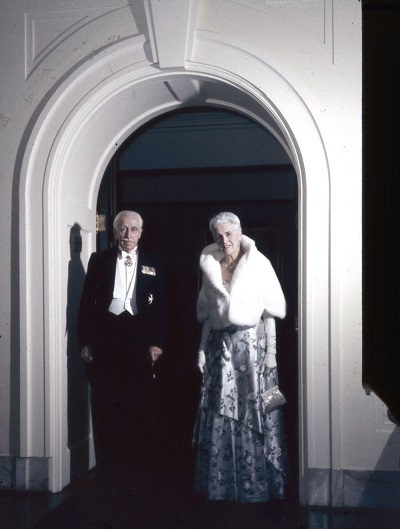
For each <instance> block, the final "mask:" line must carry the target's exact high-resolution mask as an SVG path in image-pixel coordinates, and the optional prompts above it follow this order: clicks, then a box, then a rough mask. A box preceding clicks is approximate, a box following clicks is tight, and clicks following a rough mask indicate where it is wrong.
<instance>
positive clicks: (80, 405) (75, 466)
mask: <svg viewBox="0 0 400 529" xmlns="http://www.w3.org/2000/svg"><path fill="white" fill-rule="evenodd" d="M69 240H70V261H69V264H68V292H67V326H66V333H67V337H68V341H67V368H68V448H69V450H70V457H71V461H70V472H71V482H73V481H74V480H76V479H77V478H79V477H80V476H81V475H82V474H84V473H85V472H87V471H88V469H89V442H88V439H89V433H90V412H89V389H88V388H89V386H88V383H87V379H86V373H85V367H84V364H83V362H82V360H81V357H80V352H79V343H78V337H77V333H76V323H77V316H78V309H79V302H80V297H81V292H82V288H83V283H84V280H85V269H84V267H83V264H82V261H81V251H82V237H81V227H80V226H79V224H74V225H73V227H72V228H71V231H70V239H69Z"/></svg>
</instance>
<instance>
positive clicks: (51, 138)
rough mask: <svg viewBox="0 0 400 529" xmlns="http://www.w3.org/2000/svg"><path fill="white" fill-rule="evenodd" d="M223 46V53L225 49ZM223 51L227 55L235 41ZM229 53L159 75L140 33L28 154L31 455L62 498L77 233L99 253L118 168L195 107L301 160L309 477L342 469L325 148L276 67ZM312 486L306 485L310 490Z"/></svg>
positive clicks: (44, 125) (54, 104)
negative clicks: (99, 233) (72, 240)
mask: <svg viewBox="0 0 400 529" xmlns="http://www.w3.org/2000/svg"><path fill="white" fill-rule="evenodd" d="M204 39H205V40H206V36H204ZM213 46H214V54H215V46H218V43H217V44H216V43H215V41H213ZM220 47H221V49H222V48H224V53H226V43H220ZM217 49H218V47H217ZM229 53H230V54H231V55H232V57H231V58H232V59H233V60H231V61H229V64H235V65H236V67H235V68H231V70H227V69H225V68H222V67H221V68H218V67H216V66H215V64H214V65H212V66H210V65H207V64H192V67H193V69H192V70H190V71H188V70H186V71H182V70H172V69H169V70H167V71H160V70H158V69H156V68H154V67H151V66H149V64H148V63H147V60H145V57H144V55H143V41H142V38H141V37H136V38H134V39H131V40H128V41H125V42H123V43H120V44H118V45H116V46H115V49H114V50H113V54H112V55H103V56H100V55H99V56H98V57H96V58H95V59H93V61H92V63H91V65H90V67H89V68H88V67H87V66H85V67H82V70H77V71H76V72H75V73H74V74H73V75H71V76H70V77H69V78H68V80H67V81H65V82H64V83H63V84H62V85H61V86H60V87H59V89H58V90H57V92H56V93H55V94H54V95H53V96H52V98H51V100H50V101H49V102H48V103H47V105H46V106H45V108H44V110H43V112H42V113H41V115H40V117H39V119H38V121H37V123H36V125H35V127H34V130H33V132H32V134H31V137H30V140H29V143H28V145H27V146H26V150H25V157H24V161H23V165H22V174H21V187H20V209H21V219H23V220H22V223H21V230H20V258H21V290H20V294H21V301H20V304H21V307H22V308H21V350H22V351H23V355H22V358H21V439H22V441H21V442H22V446H21V455H22V456H23V457H27V458H29V457H43V458H48V460H49V462H50V467H49V479H50V483H49V489H50V490H51V491H54V492H55V491H58V490H60V489H61V488H62V487H64V486H65V485H66V484H67V483H68V482H69V453H68V446H67V422H66V416H67V414H66V405H67V386H66V378H67V376H66V353H65V351H66V336H65V328H66V322H65V307H66V301H67V300H66V295H67V275H68V269H67V267H68V261H69V251H70V248H69V232H70V229H71V227H72V226H73V225H74V224H76V223H77V224H79V225H80V227H81V230H82V235H83V252H82V260H83V262H84V263H86V262H87V260H88V257H89V255H90V253H91V251H93V250H94V247H95V230H96V225H95V213H96V202H97V193H98V189H99V186H100V182H101V179H102V177H103V174H104V171H105V169H106V166H107V164H108V162H109V160H110V159H111V158H112V156H113V155H114V153H115V151H116V149H117V148H118V147H119V146H120V145H121V143H122V142H123V141H124V140H125V139H126V138H127V137H128V136H130V135H131V134H132V133H133V132H134V131H135V130H136V129H137V128H138V127H140V126H141V125H142V124H144V123H145V122H147V121H148V120H149V119H152V118H154V117H155V116H157V115H161V114H162V113H164V112H166V111H169V110H172V109H176V108H182V107H185V106H198V105H210V106H218V107H221V108H229V109H232V110H236V111H238V112H241V113H243V114H245V115H247V116H248V117H251V118H252V119H254V120H256V121H257V122H259V123H260V124H262V125H263V126H265V127H267V128H268V129H269V130H270V131H271V132H272V133H273V134H275V136H276V137H277V138H278V139H279V141H280V142H281V144H282V145H283V147H284V148H285V149H286V151H287V152H288V154H289V156H290V157H291V159H292V162H293V165H294V167H295V169H296V172H297V175H298V181H299V206H300V207H299V234H300V241H299V248H300V255H299V260H300V261H299V262H300V266H299V300H300V307H299V316H300V321H299V325H300V327H299V329H300V338H301V340H300V356H299V373H300V378H301V380H300V388H301V390H300V393H301V394H300V417H301V425H300V438H301V439H300V445H301V446H300V462H301V472H300V475H301V478H302V479H303V480H306V472H307V468H309V467H313V468H332V453H333V445H334V443H335V437H334V436H339V435H340V432H338V431H335V433H332V428H331V424H332V420H334V418H332V416H331V415H327V414H326V410H328V409H330V406H331V394H332V392H333V391H334V388H333V387H332V384H333V383H334V382H333V380H332V377H331V365H330V363H331V360H330V328H329V314H330V306H329V300H330V283H331V277H330V262H329V241H330V238H329V211H330V208H329V204H330V193H329V170H328V167H327V161H326V157H325V152H324V145H323V142H322V140H321V137H320V135H319V132H318V130H317V127H316V125H315V123H314V121H313V120H312V117H311V114H310V113H309V111H308V109H307V108H306V106H305V105H304V103H303V101H302V100H301V99H300V98H299V97H298V95H297V94H296V92H295V90H293V88H292V87H291V86H290V85H289V84H288V83H287V82H286V81H285V80H284V79H283V78H282V77H281V76H280V75H279V74H278V73H277V72H276V71H274V70H273V69H271V68H270V67H269V66H268V65H267V64H265V63H263V62H261V61H260V60H258V59H257V58H256V57H254V56H253V55H250V54H249V53H247V52H245V51H243V50H240V49H237V48H234V47H231V48H229ZM244 65H245V66H244ZM28 260H29V266H27V262H28ZM38 306H39V307H44V309H43V311H41V310H40V311H38V310H37V307H38ZM307 373H309V376H306V374H307ZM313 373H317V374H318V384H317V383H316V380H315V377H313V376H312V374H313ZM306 488H307V484H306V482H304V483H303V484H302V485H301V490H302V491H303V493H305V492H306Z"/></svg>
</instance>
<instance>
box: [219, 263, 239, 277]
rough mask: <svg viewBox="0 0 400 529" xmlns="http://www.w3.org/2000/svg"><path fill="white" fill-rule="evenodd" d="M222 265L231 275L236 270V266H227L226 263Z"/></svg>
mask: <svg viewBox="0 0 400 529" xmlns="http://www.w3.org/2000/svg"><path fill="white" fill-rule="evenodd" d="M222 264H223V265H224V266H225V268H226V269H227V270H228V272H229V273H230V274H232V273H233V271H234V270H235V268H236V265H227V264H226V263H222Z"/></svg>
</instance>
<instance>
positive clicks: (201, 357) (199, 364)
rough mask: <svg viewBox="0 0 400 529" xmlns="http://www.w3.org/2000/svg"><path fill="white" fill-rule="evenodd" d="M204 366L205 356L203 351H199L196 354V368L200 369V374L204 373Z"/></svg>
mask: <svg viewBox="0 0 400 529" xmlns="http://www.w3.org/2000/svg"><path fill="white" fill-rule="evenodd" d="M205 364H206V354H205V352H204V351H203V349H200V350H199V352H198V354H197V367H198V368H199V369H200V372H201V373H204V366H205Z"/></svg>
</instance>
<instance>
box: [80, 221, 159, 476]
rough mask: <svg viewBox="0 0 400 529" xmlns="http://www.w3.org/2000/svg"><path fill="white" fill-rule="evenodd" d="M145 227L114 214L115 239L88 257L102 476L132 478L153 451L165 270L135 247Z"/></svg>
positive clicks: (86, 311) (85, 330)
mask: <svg viewBox="0 0 400 529" xmlns="http://www.w3.org/2000/svg"><path fill="white" fill-rule="evenodd" d="M142 231H143V221H142V218H141V217H140V215H139V214H138V213H136V212H134V211H121V212H120V213H118V215H117V216H116V217H115V220H114V235H115V239H116V241H117V243H118V244H117V246H115V247H114V248H111V249H109V250H105V251H102V252H96V253H93V254H92V255H91V257H90V260H89V264H88V270H87V274H86V279H85V284H84V288H83V292H82V298H81V303H80V308H79V316H78V337H79V342H80V346H81V356H82V358H83V360H84V361H85V363H86V370H87V375H88V380H89V382H90V385H91V406H92V419H93V433H94V444H95V454H96V465H97V468H98V471H99V472H101V473H105V475H106V476H107V479H108V478H110V477H114V478H116V479H117V480H122V479H124V478H128V479H129V478H130V476H131V475H132V474H133V475H134V473H135V470H136V469H138V466H139V464H140V463H143V462H144V461H146V456H149V455H150V454H148V449H149V446H151V442H149V441H151V439H150V433H151V428H150V424H151V421H152V412H153V409H152V407H153V405H154V378H153V377H154V371H153V368H154V364H155V363H156V362H157V361H158V360H159V359H160V357H161V355H162V354H163V351H164V349H165V346H166V319H165V317H166V310H165V305H164V304H165V295H164V288H165V284H164V276H163V271H162V268H161V266H160V264H159V262H158V261H157V260H156V259H155V258H154V257H152V256H150V255H149V254H148V253H147V252H146V251H144V250H142V248H139V246H138V242H139V239H140V237H141V235H142Z"/></svg>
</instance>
